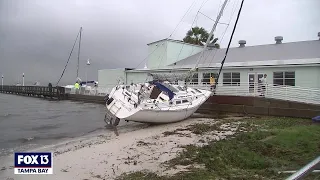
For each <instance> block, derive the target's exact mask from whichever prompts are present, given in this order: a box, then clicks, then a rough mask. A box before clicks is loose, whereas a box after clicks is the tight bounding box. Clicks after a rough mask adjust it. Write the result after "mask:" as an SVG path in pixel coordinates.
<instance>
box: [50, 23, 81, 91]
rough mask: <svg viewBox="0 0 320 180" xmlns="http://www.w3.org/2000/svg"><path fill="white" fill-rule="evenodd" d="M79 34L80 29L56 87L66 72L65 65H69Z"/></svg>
mask: <svg viewBox="0 0 320 180" xmlns="http://www.w3.org/2000/svg"><path fill="white" fill-rule="evenodd" d="M80 33H81V29H80V31H79V33H78V35H77V38H76V40H75V41H74V44H73V46H72V50H71V52H70V54H69V58H68V60H67V63H66V65H65V67H64V69H63V71H62V74H61V76H60V79H59V80H58V82H57V85H56V86H58V84H59V82H60V80H61V78H62V76H63V74H64V72H65V70H66V68H67V65H68V63H69V60H70V57H71V54H72V52H73V49H74V46H75V45H76V42H77V40H78V37H79V34H80Z"/></svg>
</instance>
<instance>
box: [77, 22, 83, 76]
mask: <svg viewBox="0 0 320 180" xmlns="http://www.w3.org/2000/svg"><path fill="white" fill-rule="evenodd" d="M81 33H82V27H81V28H80V38H79V49H78V65H77V79H79V64H80V47H81Z"/></svg>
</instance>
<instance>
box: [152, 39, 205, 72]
mask: <svg viewBox="0 0 320 180" xmlns="http://www.w3.org/2000/svg"><path fill="white" fill-rule="evenodd" d="M202 49H203V48H202V47H200V46H196V45H191V44H185V43H181V42H175V41H170V40H168V41H166V40H163V41H159V42H156V43H153V44H150V45H149V47H148V54H149V57H148V62H147V67H148V68H149V69H159V68H163V67H165V66H168V65H170V64H172V63H175V62H177V61H180V60H182V59H184V58H187V57H189V56H191V55H194V54H196V53H199V52H200V51H201V50H202Z"/></svg>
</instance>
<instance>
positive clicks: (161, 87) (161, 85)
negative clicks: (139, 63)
mask: <svg viewBox="0 0 320 180" xmlns="http://www.w3.org/2000/svg"><path fill="white" fill-rule="evenodd" d="M153 84H154V85H155V86H156V87H157V88H159V89H160V90H161V91H163V92H166V93H167V94H168V96H169V99H170V100H171V99H172V98H173V96H174V93H173V92H172V91H171V90H170V89H169V88H167V87H166V86H164V85H163V84H161V83H159V82H153Z"/></svg>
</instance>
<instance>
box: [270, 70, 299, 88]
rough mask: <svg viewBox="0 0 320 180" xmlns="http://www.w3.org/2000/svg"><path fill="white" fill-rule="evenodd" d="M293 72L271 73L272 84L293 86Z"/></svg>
mask: <svg viewBox="0 0 320 180" xmlns="http://www.w3.org/2000/svg"><path fill="white" fill-rule="evenodd" d="M295 76H296V75H295V72H294V71H291V72H273V84H274V85H284V86H295V85H296V83H295Z"/></svg>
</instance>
